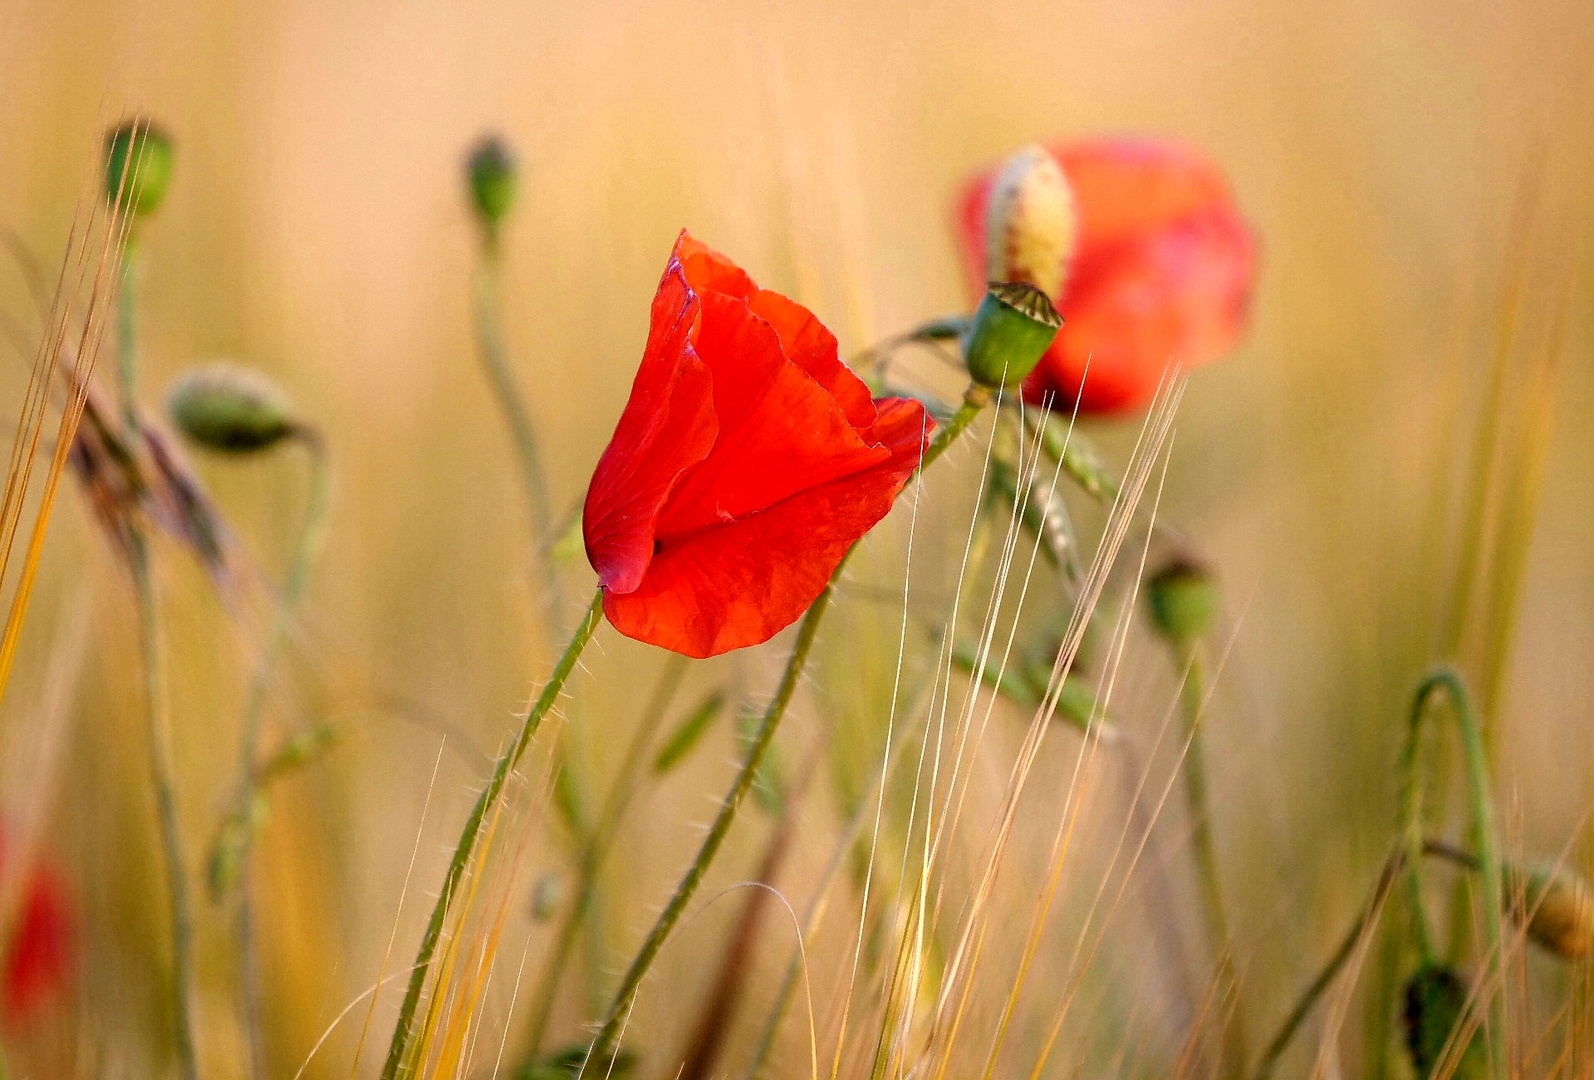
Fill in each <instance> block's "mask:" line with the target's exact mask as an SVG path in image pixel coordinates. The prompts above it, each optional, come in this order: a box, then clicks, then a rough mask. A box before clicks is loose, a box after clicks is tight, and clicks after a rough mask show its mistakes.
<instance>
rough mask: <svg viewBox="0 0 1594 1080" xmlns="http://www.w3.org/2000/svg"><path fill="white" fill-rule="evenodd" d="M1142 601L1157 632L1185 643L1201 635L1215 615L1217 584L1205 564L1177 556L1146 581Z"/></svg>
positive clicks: (1209, 626)
mask: <svg viewBox="0 0 1594 1080" xmlns="http://www.w3.org/2000/svg"><path fill="white" fill-rule="evenodd" d="M1146 602H1147V604H1148V606H1149V607H1150V608H1151V619H1152V621H1153V622H1154V623H1156V625H1157V631H1158V632H1159V633H1161V634H1162V635H1163V636H1164V637H1166V638H1167V639H1168V640H1169V641H1173V642H1176V643H1180V644H1189V643H1190V642H1193V641H1195V640H1197V639H1198V638H1200V637H1202V636H1203V635H1205V634H1206V632H1207V631H1208V630H1209V629H1211V627H1212V623H1213V621H1214V620H1215V619H1216V618H1217V617H1218V584H1217V581H1216V580H1214V578H1213V576H1212V573H1211V571H1209V570H1208V569H1207V568H1206V567H1205V566H1202V565H1201V564H1200V563H1198V562H1196V561H1195V560H1194V559H1191V558H1189V557H1188V556H1184V555H1180V556H1176V557H1174V558H1173V559H1172V560H1170V561H1169V562H1168V564H1167V565H1166V566H1164V567H1163V568H1162V569H1161V570H1158V571H1157V572H1156V573H1155V574H1153V575H1152V576H1151V578H1150V580H1148V581H1147V582H1146Z"/></svg>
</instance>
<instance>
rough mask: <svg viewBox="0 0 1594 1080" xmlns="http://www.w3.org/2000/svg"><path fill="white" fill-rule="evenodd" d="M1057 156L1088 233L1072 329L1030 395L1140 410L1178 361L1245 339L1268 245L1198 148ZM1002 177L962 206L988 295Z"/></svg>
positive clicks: (1157, 146) (1069, 296) (1069, 149)
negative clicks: (990, 213)
mask: <svg viewBox="0 0 1594 1080" xmlns="http://www.w3.org/2000/svg"><path fill="white" fill-rule="evenodd" d="M1049 149H1050V151H1051V153H1052V155H1053V157H1055V158H1056V159H1057V162H1058V164H1059V165H1061V166H1062V168H1063V173H1064V175H1065V176H1067V178H1068V181H1069V185H1070V186H1071V187H1072V189H1073V194H1074V211H1075V217H1076V220H1077V228H1078V237H1077V240H1076V242H1075V245H1074V251H1073V256H1072V259H1071V260H1070V261H1069V263H1068V267H1067V272H1066V275H1065V278H1064V281H1063V286H1062V289H1061V290H1060V291H1061V295H1060V296H1057V297H1054V298H1053V299H1054V301H1055V302H1056V305H1057V309H1058V311H1059V312H1061V314H1062V316H1063V329H1062V331H1061V332H1059V333H1058V335H1057V339H1056V340H1055V341H1054V342H1053V343H1052V347H1051V349H1050V350H1048V352H1047V354H1046V357H1045V359H1043V360H1042V361H1041V362H1040V365H1039V366H1038V367H1036V369H1035V371H1034V372H1033V373H1032V374H1031V375H1030V377H1029V378H1028V379H1027V380H1026V381H1025V383H1024V395H1025V397H1026V398H1028V399H1029V400H1031V401H1035V402H1039V401H1041V400H1042V399H1043V398H1044V397H1045V396H1046V395H1048V394H1054V395H1057V397H1058V401H1057V402H1056V405H1057V407H1059V408H1067V407H1071V406H1072V405H1073V404H1074V402H1075V401H1076V399H1077V401H1078V404H1079V408H1080V411H1081V412H1087V413H1107V412H1116V411H1121V410H1127V409H1134V408H1137V407H1139V406H1141V405H1144V404H1145V403H1146V402H1147V401H1148V400H1150V398H1151V396H1152V395H1153V394H1154V393H1155V392H1156V388H1157V384H1158V382H1159V381H1160V380H1161V379H1162V376H1163V372H1164V371H1165V370H1166V369H1167V367H1168V365H1169V364H1170V363H1177V364H1182V365H1184V366H1186V367H1195V366H1198V365H1201V364H1205V363H1208V362H1210V361H1212V360H1215V359H1217V358H1218V357H1220V356H1222V355H1223V354H1224V353H1225V352H1227V351H1228V350H1229V349H1230V348H1232V347H1233V345H1234V343H1235V342H1236V341H1237V340H1238V339H1239V337H1240V335H1241V334H1242V333H1243V332H1244V330H1245V324H1246V319H1247V314H1248V309H1249V299H1250V293H1251V281H1252V277H1253V274H1254V271H1255V266H1256V244H1255V241H1254V239H1253V237H1252V234H1251V230H1250V228H1249V226H1248V225H1247V224H1246V222H1245V219H1244V218H1242V217H1241V216H1240V212H1239V210H1238V209H1237V208H1236V207H1235V205H1234V198H1233V195H1232V194H1231V192H1230V190H1229V185H1228V182H1227V181H1226V180H1225V179H1224V177H1223V174H1222V173H1221V172H1219V171H1218V169H1217V167H1216V166H1215V165H1213V163H1212V162H1211V161H1209V160H1208V159H1207V158H1206V157H1205V156H1203V155H1202V154H1200V153H1199V152H1197V151H1195V150H1193V149H1191V148H1189V147H1186V146H1182V145H1179V144H1177V143H1169V142H1157V141H1147V140H1129V139H1103V140H1097V141H1089V142H1076V143H1061V144H1056V145H1053V146H1051V147H1050V148H1049ZM995 178H996V172H995V171H994V170H993V171H991V172H987V173H983V174H981V175H980V176H978V177H976V178H974V179H973V180H972V181H971V182H970V183H969V185H968V186H967V187H966V188H965V189H964V191H963V194H962V197H961V198H960V199H959V201H958V213H957V224H958V228H959V232H960V233H961V240H962V244H963V251H964V257H965V260H966V264H967V270H968V273H969V279H970V282H971V284H972V285H973V286H975V287H976V288H978V289H979V290H981V291H983V290H984V288H985V282H986V279H987V276H988V274H989V268H988V258H987V251H986V243H985V238H986V227H987V222H986V212H987V206H988V204H989V200H990V193H991V186H992V184H993V183H994V181H995ZM1034 284H1039V283H1038V282H1037V283H1034ZM1043 287H1044V286H1043ZM1087 361H1088V362H1089V373H1088V375H1087V373H1086V363H1087Z"/></svg>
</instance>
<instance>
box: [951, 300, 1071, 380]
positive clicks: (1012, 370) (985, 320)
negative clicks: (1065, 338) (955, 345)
mask: <svg viewBox="0 0 1594 1080" xmlns="http://www.w3.org/2000/svg"><path fill="white" fill-rule="evenodd" d="M1062 325H1063V319H1062V316H1060V315H1058V314H1057V309H1056V308H1054V307H1052V302H1051V300H1050V299H1049V298H1048V297H1047V296H1046V294H1045V293H1044V292H1042V291H1041V290H1040V289H1038V288H1036V287H1035V286H1034V285H1030V284H1028V283H1027V282H1022V281H1010V282H1001V281H993V282H992V283H991V287H990V289H989V290H987V292H986V293H985V299H983V300H981V301H980V306H979V308H978V309H976V310H975V312H974V322H973V324H972V325H971V326H970V327H969V331H968V335H967V337H965V338H964V341H963V359H964V362H965V363H967V364H968V368H969V376H970V377H971V378H973V380H974V381H975V382H977V383H979V384H980V385H981V386H988V387H991V388H992V389H1000V388H1001V387H1004V386H1017V385H1018V384H1019V383H1021V382H1023V381H1024V377H1025V376H1026V375H1028V374H1029V373H1030V372H1031V371H1033V370H1035V365H1036V364H1038V363H1040V360H1041V357H1042V356H1044V355H1046V350H1047V349H1048V348H1049V347H1050V346H1051V344H1052V339H1053V338H1055V337H1056V336H1057V330H1058V328H1059V327H1061V326H1062Z"/></svg>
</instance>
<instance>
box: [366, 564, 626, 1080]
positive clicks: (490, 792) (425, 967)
mask: <svg viewBox="0 0 1594 1080" xmlns="http://www.w3.org/2000/svg"><path fill="white" fill-rule="evenodd" d="M602 621H603V590H602V589H599V590H598V591H597V592H596V593H595V594H594V595H593V597H592V603H590V604H589V605H587V610H586V614H585V615H583V616H582V619H581V621H580V622H579V623H577V624H576V629H575V632H574V633H573V634H572V635H571V637H570V642H569V644H567V645H566V646H565V651H564V654H563V655H562V656H560V657H559V662H558V664H556V665H555V666H554V669H553V674H552V675H550V676H549V678H548V683H547V685H546V686H544V687H543V688H542V693H541V694H540V695H538V697H537V701H536V703H535V704H534V705H532V707H531V708H530V709H529V710H527V712H526V715H525V717H524V718H523V719H522V721H521V727H520V734H519V736H517V737H516V739H515V741H514V742H513V743H511V744H510V746H509V749H507V750H506V751H504V753H503V756H501V757H500V758H499V759H498V764H497V766H496V767H495V768H494V769H493V775H492V778H491V779H490V780H488V781H487V786H486V787H485V788H483V789H482V793H481V795H480V796H479V797H478V798H477V799H476V805H475V806H474V807H472V808H471V812H470V816H469V817H468V818H466V819H465V828H464V830H463V831H462V832H461V833H460V837H459V843H458V844H457V845H455V847H454V856H453V858H452V859H450V860H449V864H448V873H447V874H446V875H444V877H443V888H442V891H441V892H440V893H439V894H438V897H437V903H436V904H435V905H434V906H433V907H432V917H431V919H430V920H429V921H428V922H427V924H426V932H425V933H424V934H423V935H422V936H421V947H420V949H419V950H417V952H416V954H415V965H414V967H413V968H412V969H411V971H410V982H409V988H408V989H407V990H406V991H405V993H404V1003H403V1005H402V1006H400V1008H399V1016H398V1023H397V1024H395V1025H394V1028H393V1041H392V1043H391V1044H390V1045H389V1047H388V1054H387V1063H386V1064H385V1065H383V1067H382V1080H397V1078H398V1077H402V1076H407V1075H409V1071H410V1068H409V1063H407V1062H406V1061H405V1053H406V1051H407V1050H408V1049H409V1045H410V1039H411V1037H412V1036H413V1035H414V1029H415V1009H416V1007H417V1006H418V1005H419V1004H420V1000H421V991H422V990H423V989H425V986H426V974H427V972H428V971H429V970H430V969H431V965H432V956H433V954H434V953H435V952H436V951H437V942H438V939H439V938H440V937H441V936H442V933H443V924H444V923H445V922H446V921H447V919H448V912H449V908H450V907H451V906H452V905H453V901H454V894H455V893H456V892H457V891H458V889H459V885H460V882H461V881H462V880H463V878H464V876H465V870H466V868H467V867H468V866H469V865H470V861H471V856H472V855H474V854H475V852H476V841H477V839H478V837H479V836H480V834H481V827H482V821H483V820H484V819H485V818H486V816H487V809H488V807H490V806H492V805H493V803H494V802H495V801H496V800H497V798H498V794H499V792H500V791H502V790H503V787H504V783H505V782H506V781H507V780H508V779H509V774H510V773H511V772H513V771H514V769H515V766H516V765H518V764H519V763H520V759H521V757H522V756H523V755H524V754H525V752H526V747H528V746H529V745H531V738H532V736H533V735H535V734H536V733H537V728H538V727H539V726H541V724H542V721H543V717H545V716H547V715H548V710H549V709H551V708H553V705H554V702H556V701H558V700H559V695H560V693H561V692H563V690H564V686H565V682H566V681H567V680H568V679H569V678H570V673H571V672H572V671H574V670H575V667H576V662H577V661H578V660H579V659H580V658H581V652H582V650H583V649H585V648H586V647H587V642H589V641H591V640H592V635H593V632H594V631H596V630H597V628H598V624H599V623H600V622H602Z"/></svg>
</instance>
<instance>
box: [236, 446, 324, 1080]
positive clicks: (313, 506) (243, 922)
mask: <svg viewBox="0 0 1594 1080" xmlns="http://www.w3.org/2000/svg"><path fill="white" fill-rule="evenodd" d="M294 434H295V437H297V439H298V440H299V442H300V443H301V444H303V446H304V448H305V450H306V451H307V452H308V453H309V456H310V497H309V503H308V505H307V506H306V508H305V516H304V525H303V527H302V528H301V529H300V532H299V539H298V542H297V543H296V544H295V545H294V549H293V555H292V557H291V558H290V560H289V563H288V575H287V578H286V579H285V580H284V581H283V585H282V595H281V597H280V599H279V600H278V602H277V608H276V612H275V614H274V615H273V616H272V620H271V627H270V629H269V630H267V631H266V640H265V643H264V645H263V646H262V647H261V650H260V657H259V659H258V660H256V662H255V669H254V672H253V674H252V675H251V677H250V681H249V689H248V691H247V696H246V697H245V698H244V710H243V719H242V721H241V722H240V724H239V736H238V748H239V751H238V752H239V760H238V801H237V805H236V807H235V808H234V810H233V813H234V815H235V820H238V821H249V820H250V819H251V815H252V807H253V804H254V801H255V799H256V797H257V793H258V792H259V789H260V781H261V770H260V760H259V758H260V727H261V720H262V719H263V717H264V715H265V710H266V696H267V691H268V690H269V689H270V686H271V673H272V669H273V668H274V667H275V666H276V663H277V658H278V657H279V656H280V655H281V654H282V650H283V648H284V647H285V646H286V645H287V642H288V632H289V630H290V628H291V627H292V625H293V619H294V613H295V612H296V611H297V609H298V606H299V601H300V600H301V599H303V597H304V592H305V589H306V587H307V586H308V585H309V583H310V573H311V571H312V569H314V567H315V562H316V558H317V557H318V556H319V555H320V553H321V548H322V545H323V544H324V543H325V541H326V531H327V513H328V510H329V509H330V507H331V502H332V498H331V496H332V480H331V469H330V468H329V467H328V461H327V453H326V444H325V442H324V441H323V440H322V438H321V435H320V433H319V432H317V431H315V430H314V429H312V428H305V427H301V428H298V429H296V431H295V432H294ZM253 841H254V829H253V828H245V829H244V830H243V831H242V833H241V834H240V836H239V840H238V844H239V847H238V851H237V869H236V873H237V879H238V882H239V889H238V907H237V910H236V912H235V913H234V922H233V934H234V937H235V940H236V943H237V950H238V968H239V971H238V982H239V992H240V995H241V997H242V1001H243V1016H244V1034H245V1038H246V1039H247V1040H248V1044H249V1068H250V1072H249V1075H250V1077H251V1080H266V1045H265V1024H264V1019H263V1009H262V995H261V989H260V954H259V943H258V941H257V940H256V936H255V925H254V923H255V917H254V899H253V895H252V890H251V888H250V880H249V865H250V853H251V849H252V847H253Z"/></svg>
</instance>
